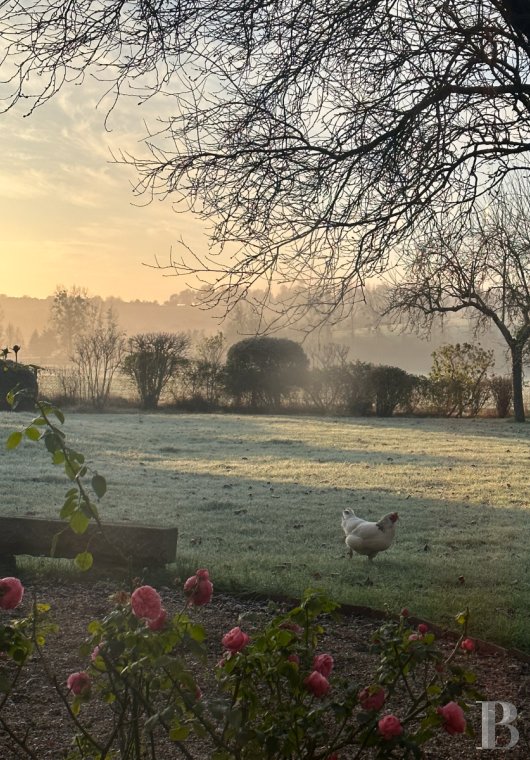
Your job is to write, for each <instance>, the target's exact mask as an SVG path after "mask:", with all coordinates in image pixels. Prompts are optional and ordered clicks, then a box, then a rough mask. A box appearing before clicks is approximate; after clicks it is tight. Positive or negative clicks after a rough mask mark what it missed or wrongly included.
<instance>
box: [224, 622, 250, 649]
mask: <svg viewBox="0 0 530 760" xmlns="http://www.w3.org/2000/svg"><path fill="white" fill-rule="evenodd" d="M249 641H250V637H249V636H247V634H246V633H243V631H242V630H241V628H239V626H236V627H235V628H232V630H231V631H228V633H225V635H224V636H223V640H222V643H223V646H224V648H225V649H228V651H229V652H240V651H241V650H242V649H244V648H245V647H246V646H247V644H248V642H249Z"/></svg>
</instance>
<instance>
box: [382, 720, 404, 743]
mask: <svg viewBox="0 0 530 760" xmlns="http://www.w3.org/2000/svg"><path fill="white" fill-rule="evenodd" d="M377 728H378V731H379V733H380V734H381V736H382V737H383V739H386V740H387V741H388V740H390V739H393V738H394V736H401V734H402V733H403V726H402V725H401V723H400V720H399V718H396V716H395V715H385V716H384V717H383V718H381V719H380V720H379V721H378V722H377Z"/></svg>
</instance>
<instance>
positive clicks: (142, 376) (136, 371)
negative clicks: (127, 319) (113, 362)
mask: <svg viewBox="0 0 530 760" xmlns="http://www.w3.org/2000/svg"><path fill="white" fill-rule="evenodd" d="M189 345H190V339H189V336H188V335H185V334H184V333H143V334H139V335H133V336H132V337H131V338H129V343H128V351H127V354H126V356H125V358H124V360H123V363H122V369H123V372H124V374H125V375H127V376H128V377H130V378H131V380H133V382H134V383H135V385H136V388H137V390H138V395H139V396H140V401H141V403H142V407H143V408H144V409H156V408H157V407H158V402H159V400H160V395H161V393H162V391H163V390H164V388H165V387H166V385H167V383H168V381H169V380H170V379H171V378H172V377H173V376H174V375H175V374H176V372H177V371H178V369H179V368H180V367H182V366H183V365H184V364H185V363H186V354H187V351H188V348H189Z"/></svg>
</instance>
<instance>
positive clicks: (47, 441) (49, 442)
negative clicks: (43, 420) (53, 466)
mask: <svg viewBox="0 0 530 760" xmlns="http://www.w3.org/2000/svg"><path fill="white" fill-rule="evenodd" d="M61 444H62V439H61V437H60V436H59V435H57V433H54V432H53V431H52V430H48V431H47V432H46V433H44V445H45V446H46V448H47V449H48V451H49V452H50V454H54V453H55V452H56V451H57V449H60V448H61Z"/></svg>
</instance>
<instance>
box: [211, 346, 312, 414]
mask: <svg viewBox="0 0 530 760" xmlns="http://www.w3.org/2000/svg"><path fill="white" fill-rule="evenodd" d="M308 363H309V362H308V359H307V356H306V354H305V352H304V349H303V348H302V346H301V345H300V344H299V343H296V342H295V341H294V340H289V338H273V337H270V336H268V335H262V336H259V337H255V338H245V340H241V341H239V342H238V343H234V345H232V346H230V349H229V350H228V355H227V359H226V367H225V375H226V387H227V390H228V392H229V393H231V394H232V395H233V396H234V397H235V399H236V402H237V403H238V404H240V403H242V401H243V399H244V398H246V399H247V400H248V402H249V404H250V406H251V407H252V408H257V407H266V408H269V409H279V408H280V406H281V401H282V398H285V397H286V396H288V395H289V394H290V393H292V392H293V391H294V390H295V389H296V388H300V387H301V386H302V385H303V384H304V382H305V379H306V371H307V367H308Z"/></svg>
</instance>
